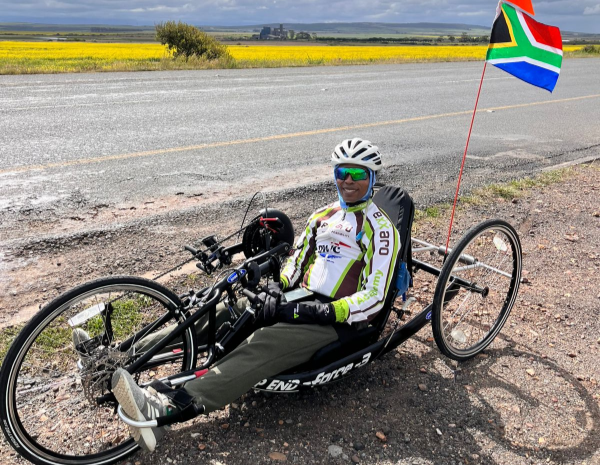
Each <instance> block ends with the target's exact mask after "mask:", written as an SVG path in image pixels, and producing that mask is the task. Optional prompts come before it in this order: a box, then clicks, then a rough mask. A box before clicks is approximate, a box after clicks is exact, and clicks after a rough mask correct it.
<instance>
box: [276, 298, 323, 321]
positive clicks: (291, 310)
mask: <svg viewBox="0 0 600 465" xmlns="http://www.w3.org/2000/svg"><path fill="white" fill-rule="evenodd" d="M277 312H278V319H279V321H283V322H286V323H295V324H311V323H313V324H314V323H316V324H319V325H331V324H333V323H335V312H334V310H333V306H332V305H331V304H322V303H319V302H290V303H285V304H281V305H279V306H278V307H277Z"/></svg>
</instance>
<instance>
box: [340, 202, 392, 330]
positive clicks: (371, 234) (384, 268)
mask: <svg viewBox="0 0 600 465" xmlns="http://www.w3.org/2000/svg"><path fill="white" fill-rule="evenodd" d="M362 243H363V245H364V246H365V248H366V251H365V255H364V261H365V266H364V268H363V272H362V275H361V282H360V283H359V288H358V291H357V292H355V293H354V294H352V295H349V296H348V297H344V298H342V299H339V300H336V301H334V302H333V307H334V309H335V313H336V321H338V322H344V321H345V322H347V323H357V322H360V321H370V320H372V319H373V318H375V316H376V315H377V313H378V312H379V311H380V310H381V309H382V308H383V305H384V303H385V298H386V296H387V293H388V292H389V290H390V289H391V286H392V284H393V282H394V281H395V276H394V271H395V265H396V261H397V259H398V253H399V250H400V235H399V233H398V230H397V229H396V227H395V226H394V225H393V223H392V222H391V221H390V219H389V218H388V217H387V215H386V214H385V213H384V212H382V211H381V210H379V209H377V210H376V211H375V212H374V213H373V214H372V215H368V216H367V218H366V220H365V224H364V236H363V238H362Z"/></svg>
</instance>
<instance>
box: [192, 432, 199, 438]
mask: <svg viewBox="0 0 600 465" xmlns="http://www.w3.org/2000/svg"><path fill="white" fill-rule="evenodd" d="M190 436H192V438H197V437H198V436H200V433H192V434H191V435H190Z"/></svg>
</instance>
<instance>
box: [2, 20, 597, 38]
mask: <svg viewBox="0 0 600 465" xmlns="http://www.w3.org/2000/svg"><path fill="white" fill-rule="evenodd" d="M264 26H271V27H279V23H263V24H255V25H250V26H203V25H198V27H199V28H201V29H202V30H204V31H206V32H210V33H216V34H218V33H221V34H226V33H235V34H242V33H247V34H253V33H256V32H259V31H260V30H261V29H262V28H263V27H264ZM283 26H284V28H285V29H288V30H289V29H292V30H294V31H296V32H300V31H305V32H309V33H311V34H312V33H316V34H317V35H319V36H331V37H352V36H355V37H356V36H358V37H363V38H364V37H385V36H441V35H445V36H448V35H454V36H460V35H461V34H462V33H463V32H466V33H467V34H468V35H470V36H485V35H489V33H490V28H489V27H487V26H477V25H472V24H460V23H283ZM11 31H19V32H32V33H33V32H37V33H44V32H46V33H47V32H71V33H111V32H113V33H133V34H140V33H141V34H144V33H148V34H150V33H153V32H154V26H151V25H148V26H127V25H114V24H113V25H110V24H41V23H0V32H5V33H8V34H10V32H11ZM562 34H563V38H564V39H567V40H568V39H580V40H582V39H584V40H594V39H596V40H598V39H599V38H600V36H599V35H598V34H586V33H578V32H569V31H562Z"/></svg>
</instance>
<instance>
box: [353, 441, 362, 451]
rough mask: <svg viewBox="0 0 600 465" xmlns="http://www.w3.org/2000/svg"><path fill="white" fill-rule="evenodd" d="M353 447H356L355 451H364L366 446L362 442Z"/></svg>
mask: <svg viewBox="0 0 600 465" xmlns="http://www.w3.org/2000/svg"><path fill="white" fill-rule="evenodd" d="M352 447H354V450H363V449H364V448H365V445H364V444H363V443H362V442H355V443H354V444H353V446H352Z"/></svg>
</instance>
